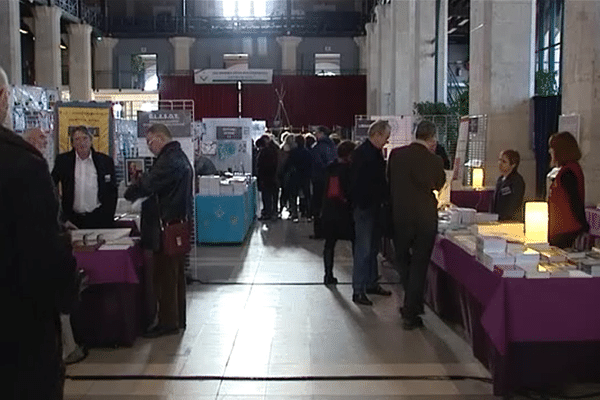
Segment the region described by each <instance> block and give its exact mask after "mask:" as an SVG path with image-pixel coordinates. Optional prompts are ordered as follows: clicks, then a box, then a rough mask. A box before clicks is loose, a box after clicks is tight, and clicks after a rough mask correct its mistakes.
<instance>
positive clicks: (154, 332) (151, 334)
mask: <svg viewBox="0 0 600 400" xmlns="http://www.w3.org/2000/svg"><path fill="white" fill-rule="evenodd" d="M178 333H179V328H169V327H164V326H157V327H155V328H153V329H151V330H149V331H147V332H146V333H144V334H143V335H142V336H144V337H145V338H147V339H154V338H157V337H161V336H166V335H176V334H178Z"/></svg>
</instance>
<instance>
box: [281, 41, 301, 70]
mask: <svg viewBox="0 0 600 400" xmlns="http://www.w3.org/2000/svg"><path fill="white" fill-rule="evenodd" d="M301 41H302V38H299V37H296V36H280V37H278V38H277V43H279V45H280V46H281V69H282V71H283V73H284V74H288V75H296V73H297V58H298V56H297V49H298V45H299V44H300V42H301Z"/></svg>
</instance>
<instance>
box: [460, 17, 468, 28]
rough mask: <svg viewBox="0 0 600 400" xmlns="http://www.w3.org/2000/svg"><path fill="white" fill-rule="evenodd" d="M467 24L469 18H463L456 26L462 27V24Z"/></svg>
mask: <svg viewBox="0 0 600 400" xmlns="http://www.w3.org/2000/svg"><path fill="white" fill-rule="evenodd" d="M467 22H469V18H465V19H463V20H462V21H460V22H459V23H458V26H463V25H464V24H466V23H467Z"/></svg>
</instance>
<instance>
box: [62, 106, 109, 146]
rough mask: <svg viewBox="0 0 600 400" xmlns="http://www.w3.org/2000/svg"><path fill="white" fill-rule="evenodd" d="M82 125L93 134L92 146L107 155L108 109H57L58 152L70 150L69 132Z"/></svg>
mask: <svg viewBox="0 0 600 400" xmlns="http://www.w3.org/2000/svg"><path fill="white" fill-rule="evenodd" d="M80 125H84V126H86V127H87V128H88V130H89V131H90V132H91V133H92V134H93V139H92V146H94V150H96V151H99V152H100V153H104V154H107V155H110V154H109V149H110V146H109V141H110V134H109V131H110V108H100V107H59V108H58V152H59V153H64V152H66V151H70V150H71V148H72V147H71V138H70V135H69V134H70V132H71V131H72V130H73V128H75V127H76V126H80Z"/></svg>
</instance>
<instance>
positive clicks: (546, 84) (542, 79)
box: [535, 70, 558, 97]
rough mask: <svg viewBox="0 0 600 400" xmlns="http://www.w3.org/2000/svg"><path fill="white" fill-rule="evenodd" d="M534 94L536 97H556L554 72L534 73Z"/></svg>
mask: <svg viewBox="0 0 600 400" xmlns="http://www.w3.org/2000/svg"><path fill="white" fill-rule="evenodd" d="M535 94H536V95H538V96H544V97H548V96H556V95H557V94H558V87H557V85H556V72H555V71H545V70H540V71H536V72H535Z"/></svg>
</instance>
